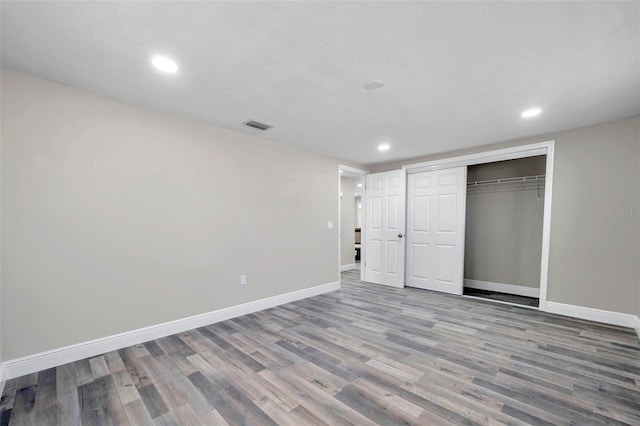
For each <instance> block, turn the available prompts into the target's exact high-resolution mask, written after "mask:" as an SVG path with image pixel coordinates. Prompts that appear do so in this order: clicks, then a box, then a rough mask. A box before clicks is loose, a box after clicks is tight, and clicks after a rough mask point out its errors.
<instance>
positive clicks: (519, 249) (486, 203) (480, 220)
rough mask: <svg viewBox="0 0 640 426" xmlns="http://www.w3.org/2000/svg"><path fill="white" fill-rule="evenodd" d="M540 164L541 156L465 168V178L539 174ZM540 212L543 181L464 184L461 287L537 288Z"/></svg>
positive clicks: (476, 179)
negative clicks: (500, 286) (503, 286)
mask: <svg viewBox="0 0 640 426" xmlns="http://www.w3.org/2000/svg"><path fill="white" fill-rule="evenodd" d="M545 166H546V156H545V155H541V156H536V157H527V158H521V159H517V160H508V161H499V162H495V163H487V164H479V165H474V166H469V167H468V169H467V182H468V183H469V182H482V181H491V180H496V179H508V178H516V177H523V176H543V175H544V174H545ZM543 216H544V180H541V182H535V181H529V182H526V181H525V182H524V183H517V182H516V183H488V184H484V185H482V184H479V185H478V186H467V203H466V230H465V256H464V278H465V286H467V285H468V284H470V281H469V280H473V281H476V282H477V281H480V282H486V283H493V284H507V285H511V286H520V287H527V288H532V289H539V288H540V260H541V254H542V225H543ZM529 292H530V291H529Z"/></svg>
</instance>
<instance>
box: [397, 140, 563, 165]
mask: <svg viewBox="0 0 640 426" xmlns="http://www.w3.org/2000/svg"><path fill="white" fill-rule="evenodd" d="M549 144H553V141H547V142H538V143H532V144H528V145H519V146H514V147H511V148H503V149H495V150H492V151H482V152H477V153H475V154H468V155H460V156H458V157H450V158H442V159H440V160H431V161H425V162H422V163H414V164H407V165H405V166H402V168H403V169H405V170H406V171H407V173H419V172H430V171H433V170H440V169H448V168H451V167H462V166H472V165H474V164H482V163H491V162H494V161H504V160H514V159H516V158H525V157H533V156H536V155H545V154H548V148H549Z"/></svg>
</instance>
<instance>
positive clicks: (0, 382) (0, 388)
mask: <svg viewBox="0 0 640 426" xmlns="http://www.w3.org/2000/svg"><path fill="white" fill-rule="evenodd" d="M4 373H5V371H4V365H3V364H0V395H2V392H4V384H5V382H6V381H7V380H6V379H5V377H4Z"/></svg>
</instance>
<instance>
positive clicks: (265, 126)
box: [244, 120, 273, 130]
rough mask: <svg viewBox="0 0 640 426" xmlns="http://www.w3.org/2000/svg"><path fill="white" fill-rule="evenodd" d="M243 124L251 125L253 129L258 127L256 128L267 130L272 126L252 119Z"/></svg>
mask: <svg viewBox="0 0 640 426" xmlns="http://www.w3.org/2000/svg"><path fill="white" fill-rule="evenodd" d="M244 124H245V126H249V127H253V128H254V129H258V130H269V129H270V128H272V127H273V126H269V125H268V124H264V123H260V122H258V121H253V120H249V121H247V122H246V123H244Z"/></svg>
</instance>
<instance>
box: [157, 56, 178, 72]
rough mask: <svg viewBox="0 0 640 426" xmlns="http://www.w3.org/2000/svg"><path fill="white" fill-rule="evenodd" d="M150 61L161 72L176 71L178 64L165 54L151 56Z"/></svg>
mask: <svg viewBox="0 0 640 426" xmlns="http://www.w3.org/2000/svg"><path fill="white" fill-rule="evenodd" d="M151 63H152V64H153V66H154V67H156V68H157V69H159V70H160V71H162V72H171V73H173V72H176V71H178V64H176V63H175V61H174V60H173V59H169V58H167V57H166V56H158V55H156V56H154V57H153V58H151Z"/></svg>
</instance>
